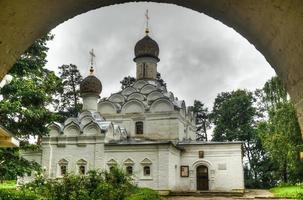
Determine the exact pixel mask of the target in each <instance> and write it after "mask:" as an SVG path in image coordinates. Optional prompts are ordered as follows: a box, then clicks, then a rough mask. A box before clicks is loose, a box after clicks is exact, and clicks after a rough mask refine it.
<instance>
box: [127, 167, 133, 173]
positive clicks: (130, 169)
mask: <svg viewBox="0 0 303 200" xmlns="http://www.w3.org/2000/svg"><path fill="white" fill-rule="evenodd" d="M126 173H127V174H128V175H132V174H133V167H132V166H127V167H126Z"/></svg>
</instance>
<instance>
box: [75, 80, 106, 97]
mask: <svg viewBox="0 0 303 200" xmlns="http://www.w3.org/2000/svg"><path fill="white" fill-rule="evenodd" d="M101 91H102V84H101V81H100V80H99V79H98V78H97V77H95V76H94V75H89V76H88V77H86V78H85V79H83V80H82V81H81V83H80V93H81V95H83V94H96V95H99V94H100V93H101Z"/></svg>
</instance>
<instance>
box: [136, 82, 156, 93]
mask: <svg viewBox="0 0 303 200" xmlns="http://www.w3.org/2000/svg"><path fill="white" fill-rule="evenodd" d="M155 90H157V88H156V87H155V86H153V85H151V84H148V85H145V86H143V87H142V89H141V90H140V92H141V93H142V94H148V93H151V92H152V91H155Z"/></svg>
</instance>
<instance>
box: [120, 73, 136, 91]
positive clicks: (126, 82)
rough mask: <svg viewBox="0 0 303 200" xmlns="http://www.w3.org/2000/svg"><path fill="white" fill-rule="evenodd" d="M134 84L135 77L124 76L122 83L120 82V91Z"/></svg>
mask: <svg viewBox="0 0 303 200" xmlns="http://www.w3.org/2000/svg"><path fill="white" fill-rule="evenodd" d="M134 82H136V79H135V77H132V76H126V77H124V78H123V79H122V81H120V83H121V89H122V90H123V89H125V88H127V87H129V86H131V85H132V84H133V83H134Z"/></svg>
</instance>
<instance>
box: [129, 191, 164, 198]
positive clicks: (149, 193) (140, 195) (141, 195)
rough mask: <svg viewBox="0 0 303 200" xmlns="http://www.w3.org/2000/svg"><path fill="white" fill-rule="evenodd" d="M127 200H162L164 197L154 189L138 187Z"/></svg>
mask: <svg viewBox="0 0 303 200" xmlns="http://www.w3.org/2000/svg"><path fill="white" fill-rule="evenodd" d="M126 200H162V197H161V196H160V195H159V193H158V192H156V191H154V190H152V189H149V188H138V189H136V190H135V192H134V193H133V194H131V195H130V196H129V197H127V198H126Z"/></svg>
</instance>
